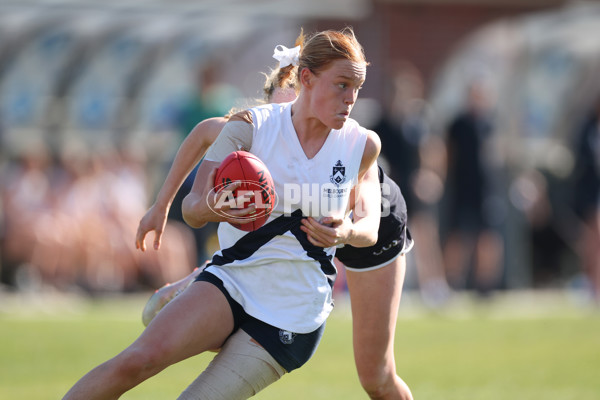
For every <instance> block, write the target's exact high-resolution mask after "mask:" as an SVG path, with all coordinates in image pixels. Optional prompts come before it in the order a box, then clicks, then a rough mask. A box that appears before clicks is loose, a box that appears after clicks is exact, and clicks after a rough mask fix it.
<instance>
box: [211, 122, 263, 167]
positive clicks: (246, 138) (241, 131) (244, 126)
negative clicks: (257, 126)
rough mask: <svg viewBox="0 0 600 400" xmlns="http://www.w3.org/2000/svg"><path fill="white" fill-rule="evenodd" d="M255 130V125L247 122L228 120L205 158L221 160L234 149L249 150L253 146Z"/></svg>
mask: <svg viewBox="0 0 600 400" xmlns="http://www.w3.org/2000/svg"><path fill="white" fill-rule="evenodd" d="M253 131H254V127H253V126H252V125H251V124H249V123H247V122H243V121H229V122H227V123H226V124H225V126H224V127H223V130H221V133H219V136H218V137H217V140H215V142H214V143H213V144H212V146H210V148H209V149H208V152H207V153H206V156H205V157H204V159H205V160H207V161H217V162H221V161H223V160H224V159H225V157H227V156H228V155H229V153H231V152H233V151H238V150H242V149H245V150H246V151H247V150H249V149H250V148H251V147H252V133H253Z"/></svg>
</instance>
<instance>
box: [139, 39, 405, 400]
mask: <svg viewBox="0 0 600 400" xmlns="http://www.w3.org/2000/svg"><path fill="white" fill-rule="evenodd" d="M299 44H300V43H298V42H297V43H296V45H297V47H295V48H293V49H286V48H285V47H283V46H281V47H280V46H277V47H276V48H275V52H274V54H273V57H274V58H275V59H277V60H278V61H279V62H280V65H279V68H278V69H275V70H273V71H272V72H271V74H270V75H269V76H267V80H266V83H265V86H264V97H265V101H266V102H269V103H270V102H273V103H285V102H289V101H293V100H294V99H295V98H296V92H297V83H296V82H297V80H296V69H297V68H296V67H297V66H295V65H294V64H293V59H294V58H296V57H297V54H298V52H299V49H300V46H299ZM226 122H227V118H222V117H221V118H211V119H208V120H205V121H202V122H200V123H199V124H198V125H197V126H196V127H195V128H194V129H193V130H192V132H190V134H189V135H188V137H187V138H186V140H185V141H184V143H183V144H182V145H181V148H180V150H179V152H178V154H177V157H176V158H175V161H174V163H173V165H172V166H171V169H170V171H169V174H168V176H167V179H166V180H165V183H164V184H163V186H162V188H161V190H160V191H159V194H158V196H157V199H156V202H155V204H154V205H153V206H152V207H151V208H150V209H149V210H148V211H147V213H146V214H145V215H144V217H143V218H142V220H141V221H140V225H139V227H138V232H137V235H136V246H137V248H139V249H141V250H142V251H145V249H146V246H145V237H146V235H147V234H148V233H149V232H151V231H155V235H154V248H155V249H158V248H160V241H161V238H162V233H163V229H164V225H165V223H166V220H167V215H168V212H169V208H170V206H169V204H170V202H171V201H172V199H173V197H174V196H175V194H176V193H177V190H178V189H179V187H180V186H181V182H183V180H184V179H185V177H186V176H187V175H188V174H189V173H190V172H191V171H192V169H193V168H194V166H195V165H196V164H197V163H198V162H200V160H201V158H202V157H203V156H204V154H205V153H206V151H207V150H208V147H209V146H210V145H211V144H212V143H213V142H214V140H215V139H216V137H217V136H218V134H219V132H220V131H221V129H222V127H223V125H225V123H226ZM379 172H380V176H379V178H380V182H381V184H382V188H383V186H385V188H386V190H383V189H382V216H381V220H380V225H379V231H378V240H377V243H376V244H375V245H374V246H370V247H361V248H357V247H353V246H344V247H343V248H341V249H340V248H338V249H337V251H336V258H338V259H339V260H340V261H342V262H343V263H344V266H345V268H346V274H347V275H348V285H349V286H350V287H351V291H350V297H351V299H352V321H353V333H354V334H353V340H354V357H355V360H356V366H357V371H358V375H359V378H360V382H361V384H362V385H363V387H364V389H365V391H366V392H367V394H368V395H369V396H370V397H371V398H374V399H404V400H409V399H412V394H411V393H410V389H409V388H408V387H407V385H406V384H405V383H404V381H403V380H402V379H401V378H400V377H399V376H398V375H397V374H396V368H395V357H394V346H393V343H394V340H393V339H394V332H395V325H396V317H397V313H398V305H399V301H400V296H401V291H402V284H403V278H404V273H405V269H406V259H405V256H404V254H405V253H406V252H408V251H409V250H410V249H411V247H412V239H411V238H410V233H409V231H408V229H407V225H406V224H407V211H406V203H405V201H404V198H403V196H402V193H401V191H400V189H399V188H398V185H397V184H396V183H395V182H393V181H391V180H390V179H389V178H388V177H387V176H386V175H385V174H383V173H382V171H381V169H380V171H379ZM201 268H202V267H201ZM198 274H199V271H198V269H196V270H195V271H194V272H192V273H191V274H189V275H188V276H186V277H185V278H183V279H181V280H180V281H178V282H174V283H169V284H167V285H165V286H163V287H162V288H160V289H159V290H157V291H156V292H155V293H154V294H153V295H152V296H151V297H150V299H149V300H148V302H147V304H146V306H145V308H144V312H143V313H142V320H143V322H144V325H146V326H147V325H148V323H149V322H150V321H151V320H152V318H154V316H155V315H156V314H157V313H158V312H159V311H160V310H161V309H162V308H163V307H164V306H165V305H166V304H167V303H168V302H169V301H170V300H172V299H173V298H174V297H175V296H177V295H178V294H180V293H181V292H182V291H183V290H184V289H185V288H186V287H187V286H189V285H190V284H191V283H192V282H193V281H194V279H195V278H196V277H197V275H198ZM230 341H231V340H230ZM242 345H244V344H243V343H242ZM245 346H246V347H249V346H251V345H250V344H248V343H245ZM229 349H230V347H228V348H227V349H225V351H224V352H223V353H225V352H226V351H227V350H229ZM237 351H238V353H239V349H237ZM237 358H239V357H236V359H237ZM202 380H203V377H202V376H201V377H200V378H199V379H198V380H197V381H196V382H194V383H193V384H192V385H190V387H189V388H188V390H187V391H186V392H192V393H193V392H194V390H195V388H196V387H199V386H200V385H201V382H202Z"/></svg>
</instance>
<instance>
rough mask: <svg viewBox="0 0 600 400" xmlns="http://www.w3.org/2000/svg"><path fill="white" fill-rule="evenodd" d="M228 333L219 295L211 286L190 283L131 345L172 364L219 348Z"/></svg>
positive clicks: (228, 315)
mask: <svg viewBox="0 0 600 400" xmlns="http://www.w3.org/2000/svg"><path fill="white" fill-rule="evenodd" d="M232 330H233V315H232V312H231V308H230V306H229V303H228V302H227V299H226V298H225V296H224V295H223V293H222V292H221V291H220V290H219V289H218V288H217V287H216V286H214V285H213V284H211V283H208V282H194V283H193V284H192V285H190V287H188V288H187V289H186V290H185V291H183V293H181V294H180V295H179V296H177V297H175V298H174V299H173V300H172V301H171V302H169V304H167V305H166V306H165V308H163V309H162V310H161V312H160V313H158V315H157V316H156V317H155V318H154V319H153V320H152V322H150V324H149V325H148V327H147V328H146V330H145V331H144V332H143V333H142V335H141V336H140V337H139V338H138V339H137V340H136V342H135V343H134V344H133V346H135V347H137V348H142V349H144V350H146V351H149V352H152V353H156V354H158V355H159V356H160V359H161V360H162V361H164V363H166V364H172V363H175V362H178V361H180V360H183V359H185V358H188V357H191V356H194V355H196V354H200V353H202V352H204V351H207V350H210V349H215V348H219V347H221V346H222V345H223V343H224V341H225V340H226V339H227V337H228V336H229V335H230V334H231V332H232Z"/></svg>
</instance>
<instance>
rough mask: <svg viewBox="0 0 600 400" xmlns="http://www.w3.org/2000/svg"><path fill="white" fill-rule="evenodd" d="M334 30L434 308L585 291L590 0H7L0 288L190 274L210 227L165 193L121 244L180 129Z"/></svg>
mask: <svg viewBox="0 0 600 400" xmlns="http://www.w3.org/2000/svg"><path fill="white" fill-rule="evenodd" d="M347 25H350V26H352V27H354V29H355V32H356V35H357V37H358V39H359V41H360V42H361V43H362V44H363V46H364V47H365V52H366V55H367V59H368V60H369V61H370V63H371V64H370V66H369V69H368V74H367V82H366V84H365V86H364V89H363V90H362V91H361V94H360V96H359V101H358V103H357V105H356V107H355V110H354V111H353V117H354V118H355V119H357V120H359V122H361V123H362V124H363V125H365V126H367V127H369V128H371V129H373V130H375V131H376V132H377V133H378V134H379V135H380V137H381V139H382V143H383V149H382V155H381V157H380V163H381V164H382V166H383V167H384V169H385V170H386V171H387V172H388V174H389V175H390V176H391V177H392V178H393V179H394V180H395V181H396V182H397V183H398V184H399V186H400V187H401V189H402V191H403V193H404V196H405V197H406V200H407V203H408V210H409V229H410V230H411V232H412V234H413V236H414V238H415V242H416V244H415V248H414V250H413V251H412V252H411V253H409V275H408V281H407V286H408V288H414V289H418V290H420V292H421V294H422V295H423V300H424V301H425V302H426V303H427V304H429V305H431V306H439V305H441V304H443V303H444V301H445V300H446V299H447V298H448V296H449V294H450V293H451V292H452V291H462V290H474V291H476V292H477V293H479V294H481V295H484V296H485V295H489V294H491V293H493V292H494V291H497V290H512V289H523V288H525V289H530V288H532V289H537V288H556V289H569V290H576V291H578V292H580V293H583V296H584V298H585V299H587V300H586V301H589V302H593V301H594V299H595V301H596V302H597V301H598V300H599V299H600V201H599V196H600V119H599V118H600V101H599V100H600V72H599V71H600V68H599V67H600V4H599V3H596V2H583V1H577V2H567V1H558V0H535V1H528V2H519V1H514V0H482V1H478V2H474V1H464V0H463V1H459V0H422V1H417V0H329V1H317V0H304V1H302V2H300V3H298V2H292V1H287V0H285V1H275V0H272V1H271V0H263V1H244V0H221V1H215V0H206V1H197V2H192V1H159V0H153V1H129V2H127V1H104V2H93V1H84V0H79V1H76V0H70V1H67V0H64V1H42V0H37V1H6V0H0V194H1V195H0V281H1V283H2V285H3V286H4V287H5V288H10V289H11V290H44V289H52V290H59V291H69V290H84V291H86V292H89V293H91V294H95V293H103V292H122V291H139V290H148V289H151V288H157V287H159V286H162V285H163V284H164V283H165V282H168V281H173V280H176V279H178V278H180V277H182V276H183V275H185V274H187V272H188V271H190V270H191V269H193V268H194V267H195V266H196V265H197V264H198V263H201V262H202V261H203V260H205V259H206V258H207V257H209V256H210V254H211V253H212V252H213V251H214V250H215V248H216V246H217V244H216V238H215V234H214V233H215V230H214V228H215V227H214V226H209V227H208V228H206V229H202V230H199V231H193V230H191V229H190V228H188V227H187V226H186V225H185V224H183V223H182V222H181V215H180V210H179V207H178V202H177V201H176V202H175V204H174V205H173V207H172V210H171V216H170V217H171V218H170V222H169V225H168V228H167V231H166V234H165V236H164V239H163V240H164V242H163V247H162V249H161V250H160V251H159V252H154V251H147V252H145V253H141V252H139V251H137V250H135V246H134V240H135V238H134V236H135V231H136V229H137V225H138V222H139V220H140V218H141V217H142V216H143V214H144V212H145V211H146V209H147V208H148V207H149V206H150V205H151V203H152V201H153V200H154V198H155V195H156V192H157V190H158V189H159V187H160V185H161V184H162V182H163V180H164V178H165V176H166V172H167V171H168V168H169V166H170V163H171V161H172V159H173V157H174V155H175V152H176V151H177V149H178V147H179V145H180V144H181V142H182V141H183V139H184V138H185V136H186V135H187V133H188V132H189V131H190V130H191V129H192V128H193V127H194V126H195V124H196V123H198V122H199V121H201V120H203V119H205V118H207V117H213V116H221V115H224V114H225V113H227V112H228V111H229V110H230V109H231V108H232V107H245V106H247V105H249V104H254V102H255V99H258V98H260V97H261V88H262V83H263V80H264V77H263V75H261V71H262V72H269V70H270V68H275V67H276V61H275V60H273V59H272V58H271V55H272V52H273V48H274V47H275V45H277V44H283V45H286V46H288V47H292V45H293V42H294V39H295V38H296V36H297V35H298V33H299V31H300V28H301V27H303V28H304V31H305V32H307V33H310V32H313V31H316V30H322V29H330V28H332V29H338V28H342V27H344V26H347ZM190 184H191V180H188V182H187V184H186V185H185V186H184V188H183V189H182V191H181V193H180V195H178V199H179V200H180V199H181V198H182V196H183V195H184V194H185V191H186V190H189V186H190ZM338 287H339V289H340V290H343V277H342V279H340V283H339V284H338Z"/></svg>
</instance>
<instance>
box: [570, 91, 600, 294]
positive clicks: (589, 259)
mask: <svg viewBox="0 0 600 400" xmlns="http://www.w3.org/2000/svg"><path fill="white" fill-rule="evenodd" d="M576 140H577V143H576V144H575V160H576V165H575V169H574V171H573V175H572V180H573V189H574V190H573V194H574V195H573V207H574V210H575V213H576V214H577V216H578V217H579V218H580V224H579V229H578V230H579V240H578V241H577V242H578V244H579V246H578V247H579V248H578V249H577V250H578V252H579V256H580V258H581V262H582V266H583V271H584V273H585V277H586V279H587V281H588V282H587V283H588V286H589V288H590V289H591V293H592V296H593V299H594V301H596V302H597V303H599V302H600V100H598V101H597V102H596V104H595V106H594V108H593V109H592V110H591V112H590V115H589V116H588V118H587V119H586V121H585V122H584V124H583V127H582V128H581V129H580V130H579V133H578V135H577V139H576Z"/></svg>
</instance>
